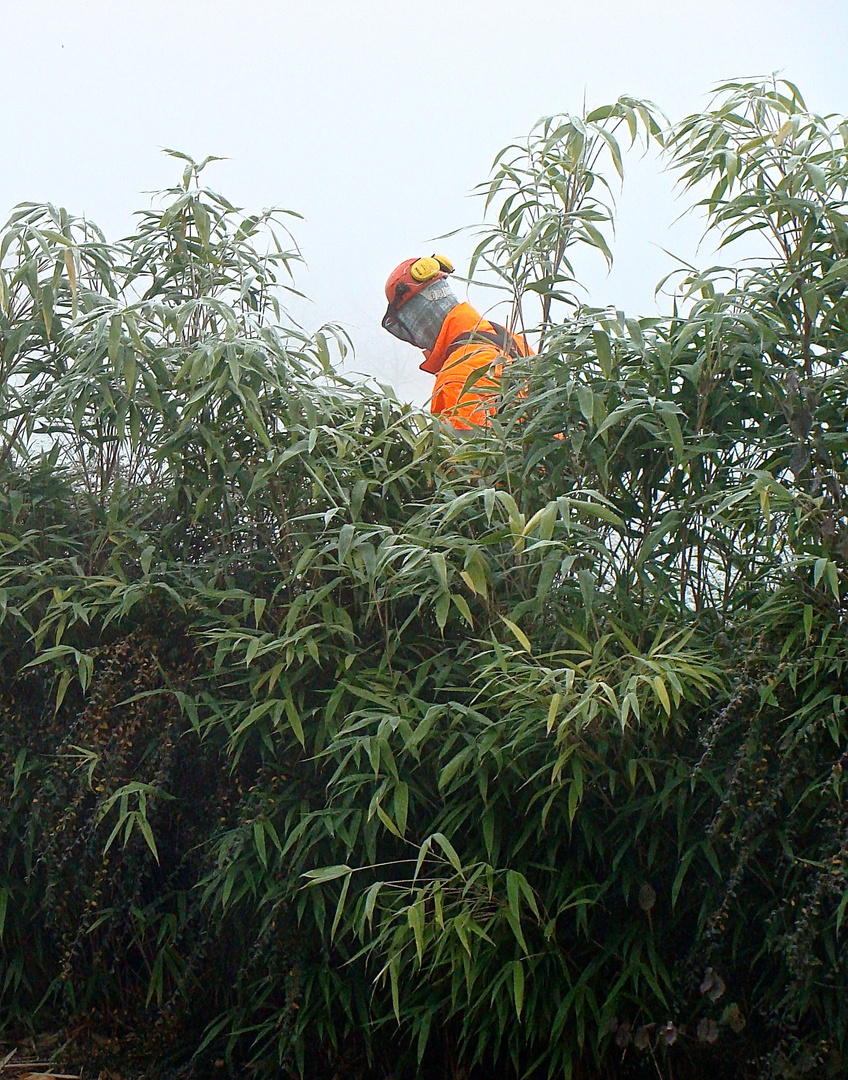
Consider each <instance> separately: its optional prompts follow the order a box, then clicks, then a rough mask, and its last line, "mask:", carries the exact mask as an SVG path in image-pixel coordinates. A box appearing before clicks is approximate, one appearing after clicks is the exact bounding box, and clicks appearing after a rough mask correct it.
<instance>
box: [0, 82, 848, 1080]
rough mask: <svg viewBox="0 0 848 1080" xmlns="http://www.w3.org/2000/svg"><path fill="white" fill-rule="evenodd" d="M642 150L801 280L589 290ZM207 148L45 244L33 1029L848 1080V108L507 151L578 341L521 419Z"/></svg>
mask: <svg viewBox="0 0 848 1080" xmlns="http://www.w3.org/2000/svg"><path fill="white" fill-rule="evenodd" d="M623 135H624V136H629V138H631V139H632V140H640V141H641V140H647V142H649V143H655V144H657V145H658V147H660V148H661V150H662V152H663V153H665V154H666V155H667V157H668V160H669V163H670V165H671V166H672V167H674V168H676V169H678V170H679V172H680V175H681V178H682V183H683V185H684V187H685V188H686V189H687V190H690V191H692V192H693V196H694V197H695V198H697V199H699V200H701V201H700V205H701V206H702V207H703V209H704V211H705V213H706V215H707V224H708V228H709V229H712V230H717V231H718V232H719V233H721V234H723V235H724V238H725V239H726V240H727V241H731V240H733V239H734V238H735V237H737V236H738V235H741V234H742V233H744V232H746V231H758V232H760V233H761V235H762V236H763V237H764V238H765V239H766V240H767V241H768V242H769V244H770V249H769V250H770V254H769V255H768V256H764V257H763V258H762V259H760V260H759V261H757V262H754V263H751V262H748V263H746V264H744V265H743V266H728V267H723V266H714V267H711V268H709V269H708V270H705V271H698V270H695V269H694V268H684V269H683V270H682V271H681V273H680V275H679V278H678V279H677V282H676V284H675V286H674V288H675V290H676V291H675V293H674V296H673V299H672V300H670V301H669V306H670V307H671V309H672V311H671V314H669V315H668V316H667V317H665V318H651V319H638V318H630V317H625V315H624V314H623V313H621V312H616V311H613V310H594V309H590V308H586V307H585V306H580V305H578V304H576V303H575V302H574V299H573V295H572V289H573V286H574V281H573V275H574V266H573V263H572V256H573V255H574V253H575V251H576V250H577V247H578V246H579V245H583V246H586V245H590V246H592V247H594V248H596V249H599V250H600V251H601V252H602V254H605V255H607V256H608V255H609V249H608V244H609V228H610V225H611V222H612V213H611V210H610V207H609V205H608V203H607V201H606V200H605V198H604V197H603V194H604V192H608V190H609V189H608V187H607V184H606V181H605V179H604V169H605V168H608V170H609V171H610V175H612V173H613V172H619V173H620V172H621V171H622V150H621V143H622V136H623ZM177 156H178V157H181V155H177ZM184 165H185V172H184V175H183V179H182V182H181V183H180V184H179V185H178V186H177V187H176V188H174V189H173V190H171V191H168V192H166V193H164V194H163V197H162V203H161V205H159V206H157V207H156V208H155V209H152V210H147V211H144V212H142V213H141V214H140V215H139V218H138V228H137V231H136V233H135V235H133V236H131V237H129V238H128V239H126V240H124V241H121V242H118V243H112V242H108V241H107V240H106V239H105V238H104V237H103V236H102V235H101V234H100V233H99V232H98V231H97V229H96V228H95V227H94V226H93V225H92V224H91V223H90V222H88V221H83V220H80V219H76V218H73V217H72V216H70V215H69V214H67V213H66V212H65V211H64V210H59V209H56V208H54V207H52V206H35V205H29V206H23V207H19V208H18V209H17V210H16V211H15V212H14V213H13V215H12V217H11V219H10V221H9V223H8V224H7V226H6V227H5V229H4V231H3V233H2V237H1V238H0V686H2V694H0V718H1V719H2V722H1V723H0V762H2V768H0V821H2V826H0V1023H2V1025H3V1030H4V1032H5V1033H6V1037H7V1038H8V1039H13V1038H19V1037H21V1036H22V1035H23V1034H24V1033H26V1032H27V1031H40V1032H44V1031H50V1032H55V1031H61V1032H62V1033H63V1035H62V1039H63V1040H67V1043H68V1045H67V1048H66V1050H65V1054H66V1058H67V1060H70V1061H73V1062H74V1063H75V1064H77V1065H81V1066H83V1067H86V1062H87V1061H95V1060H97V1061H102V1060H103V1059H104V1058H109V1056H110V1055H120V1061H121V1063H122V1064H121V1068H122V1069H123V1070H125V1071H130V1070H131V1069H132V1068H136V1069H137V1070H141V1071H147V1073H148V1075H157V1076H162V1075H165V1074H166V1072H168V1071H170V1072H172V1073H181V1072H183V1071H186V1070H188V1071H191V1070H195V1071H196V1073H197V1075H204V1076H205V1075H209V1074H210V1072H212V1073H214V1072H217V1073H218V1074H220V1075H225V1074H227V1072H233V1073H234V1074H235V1073H238V1074H239V1075H242V1073H243V1071H244V1070H245V1069H246V1068H248V1069H250V1070H251V1071H252V1072H253V1073H255V1074H256V1075H279V1071H280V1070H281V1069H282V1070H283V1071H284V1072H290V1073H292V1074H297V1073H298V1072H301V1073H305V1074H306V1076H308V1077H323V1076H348V1075H363V1074H365V1073H367V1074H368V1075H371V1074H374V1075H380V1076H384V1075H385V1076H388V1075H395V1076H398V1077H412V1076H415V1075H424V1074H428V1075H438V1076H451V1077H480V1078H481V1080H482V1078H485V1077H488V1076H495V1075H498V1076H504V1075H507V1076H512V1075H514V1076H528V1077H547V1076H573V1077H586V1078H590V1077H617V1076H622V1077H624V1076H628V1077H629V1076H632V1077H641V1076H661V1077H669V1078H670V1077H677V1078H680V1077H698V1076H704V1075H710V1076H713V1077H720V1076H727V1077H752V1078H753V1077H794V1076H802V1075H804V1076H810V1077H824V1076H839V1075H842V1074H843V1072H844V1069H845V1060H846V1059H845V1055H846V1054H848V1046H846V1035H848V998H846V994H845V987H846V985H848V958H846V948H845V940H846V933H848V924H847V923H846V918H845V916H846V911H847V910H848V880H846V878H847V877H848V807H846V796H848V790H846V781H845V769H846V766H848V719H846V706H848V672H847V671H845V663H846V656H848V652H847V650H848V626H846V613H845V605H844V594H845V591H846V587H848V576H847V575H846V562H847V560H848V513H847V511H848V506H846V498H848V433H847V432H846V427H848V377H847V376H846V359H848V355H846V354H848V297H846V275H847V274H848V258H847V257H846V255H848V217H846V185H848V126H846V124H845V122H844V121H842V120H841V119H840V118H838V117H837V118H834V117H824V118H823V117H819V116H816V115H812V114H810V113H809V112H808V111H807V109H806V107H805V105H804V103H803V101H802V99H801V97H800V94H799V93H798V91H797V90H796V89H795V88H794V87H793V86H792V85H791V84H775V83H768V82H767V83H763V84H755V83H732V84H728V85H726V86H724V87H722V88H720V90H719V91H718V93H717V96H716V99H715V100H714V102H713V104H712V106H711V107H710V109H708V110H707V111H706V112H704V113H703V114H701V115H697V116H692V117H689V118H687V119H686V120H685V121H683V122H681V123H680V124H678V125H676V126H674V127H671V128H669V127H667V126H666V125H665V123H664V121H663V120H662V117H661V116H660V114H659V113H658V112H657V111H656V109H655V108H654V107H653V106H651V105H649V104H647V103H644V102H640V101H636V100H633V99H628V98H622V99H620V100H619V101H618V102H617V103H616V104H615V105H612V106H610V107H608V108H604V109H599V110H597V111H596V112H594V113H591V114H589V115H588V116H582V117H572V116H559V117H551V118H548V119H546V120H545V121H543V122H542V123H541V124H540V125H539V126H538V127H537V128H535V129H534V131H533V132H532V133H531V134H530V136H529V137H528V139H527V140H526V141H524V142H522V143H520V144H516V145H515V146H512V147H509V148H507V149H506V150H504V151H503V152H502V153H501V154H500V155H499V156H498V159H497V161H496V164H495V169H494V172H493V174H492V177H491V179H490V181H489V182H488V183H487V184H485V185H484V187H483V191H484V194H485V197H486V202H487V206H488V208H489V213H490V214H491V215H493V216H492V217H491V219H490V224H488V225H487V226H485V227H484V229H483V232H482V235H481V237H480V242H479V246H478V248H477V251H476V254H475V259H474V271H475V273H478V274H483V275H488V277H489V280H490V281H493V282H494V283H496V284H499V285H501V286H502V287H503V288H504V289H506V290H507V292H508V295H509V296H510V297H511V299H512V301H513V308H514V311H513V314H514V323H515V325H516V326H521V327H523V328H525V329H526V330H527V331H528V332H529V333H531V335H532V334H535V335H536V336H535V337H534V340H535V341H538V342H539V343H540V347H539V353H538V355H537V356H535V357H532V358H529V359H526V360H521V361H516V362H515V363H513V364H512V365H510V367H509V369H508V371H507V372H506V373H505V375H504V379H503V394H502V403H501V407H500V409H499V411H498V413H497V415H495V416H494V417H493V420H492V423H491V426H490V427H489V428H487V429H485V430H480V431H478V432H475V433H472V434H461V433H456V432H454V431H453V430H452V429H450V428H449V427H448V426H447V425H445V424H443V423H441V422H439V421H434V420H432V419H431V418H430V417H428V416H427V415H425V414H423V413H420V412H419V411H417V410H414V409H411V408H409V407H407V406H402V405H400V404H399V403H398V402H397V401H395V400H392V398H391V397H389V396H387V394H386V393H385V392H383V391H381V390H377V389H374V388H371V387H369V386H364V385H360V384H352V383H350V382H348V381H346V380H345V379H343V378H342V377H341V376H339V375H338V374H337V373H336V371H335V366H334V365H335V359H334V356H335V355H338V353H339V352H342V353H343V352H344V350H345V348H346V347H347V342H346V339H345V336H344V334H343V333H341V332H340V331H338V330H336V329H334V328H332V327H328V328H325V330H324V331H322V332H320V333H318V334H315V335H307V334H304V333H303V332H301V331H300V330H299V329H298V327H296V326H295V325H293V324H291V323H290V322H289V321H287V318H286V315H285V310H284V308H285V301H284V297H285V288H286V287H293V285H292V278H291V273H292V271H293V269H294V268H295V266H296V263H297V261H298V256H297V249H296V245H295V243H294V241H293V240H292V239H291V237H290V235H289V233H288V231H287V228H286V221H287V220H290V219H288V218H286V217H285V216H284V215H281V214H270V213H269V214H264V215H257V216H249V215H246V214H245V213H243V212H242V211H240V210H238V209H236V208H235V207H233V206H231V205H230V203H228V202H227V200H226V199H224V198H222V197H221V196H219V195H216V194H214V193H213V192H211V191H210V190H208V189H207V188H205V187H204V186H202V183H201V172H202V170H203V168H204V166H205V165H206V163H205V162H204V163H201V164H195V163H194V162H192V161H189V160H187V159H185V161H184ZM607 179H609V176H608V177H607ZM669 287H670V286H669ZM536 301H538V305H537V304H536ZM74 1055H76V1057H74Z"/></svg>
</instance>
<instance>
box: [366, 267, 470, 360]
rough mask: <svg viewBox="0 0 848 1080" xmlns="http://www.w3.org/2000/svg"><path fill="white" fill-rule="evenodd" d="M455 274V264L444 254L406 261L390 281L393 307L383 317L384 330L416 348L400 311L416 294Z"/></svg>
mask: <svg viewBox="0 0 848 1080" xmlns="http://www.w3.org/2000/svg"><path fill="white" fill-rule="evenodd" d="M452 273H453V263H452V262H451V261H450V259H446V258H445V256H444V255H430V256H429V257H428V256H426V255H425V256H424V257H423V258H417V259H406V260H405V261H404V262H402V263H401V264H400V266H397V267H395V269H394V270H392V272H391V274H389V278H388V281H387V282H386V299H387V300H388V302H389V306H388V307H387V308H386V314H385V315H384V316H383V323H382V325H383V327H384V328H385V329H386V330H388V331H389V333H390V334H393V335H394V336H395V337H396V338H400V340H401V341H408V342H409V343H410V344H411V345H414V344H415V343H414V342H413V340H412V338H411V337H410V336H409V333H408V331H406V328H405V327H404V326H403V324H402V322H400V321H399V320H398V318H397V313H398V311H399V310H400V309H401V308H402V307H403V305H404V304H405V303H406V302H407V300H410V299H411V298H412V297H413V296H415V294H416V293H420V292H421V290H422V289H426V288H427V286H428V285H430V284H432V282H434V281H438V280H439V278H445V277H447V276H448V274H452Z"/></svg>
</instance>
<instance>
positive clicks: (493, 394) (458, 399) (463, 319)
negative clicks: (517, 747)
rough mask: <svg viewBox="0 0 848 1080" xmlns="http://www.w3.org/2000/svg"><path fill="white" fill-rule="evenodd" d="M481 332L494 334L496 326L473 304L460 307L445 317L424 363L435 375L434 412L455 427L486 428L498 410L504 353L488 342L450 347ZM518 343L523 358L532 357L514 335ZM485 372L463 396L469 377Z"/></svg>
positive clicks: (471, 342)
mask: <svg viewBox="0 0 848 1080" xmlns="http://www.w3.org/2000/svg"><path fill="white" fill-rule="evenodd" d="M479 330H482V331H487V332H489V333H492V332H493V327H492V324H491V323H490V322H488V321H487V320H486V319H484V318H483V317H482V316H481V315H480V314H479V313H478V312H476V311H475V310H474V308H473V307H471V305H470V304H457V306H456V307H455V308H453V309H452V310H451V311H449V312H448V314H447V316H446V317H445V321H444V322H443V323H442V329H441V331H440V332H439V336H438V338H436V344H435V345H434V346H433V349H432V351H431V352H430V354H429V356H427V360H426V362H425V364H422V367H423V368H424V370H425V371H430V372H432V373H435V375H436V385H435V387H434V388H433V396H432V398H431V399H430V410H431V412H433V413H435V414H436V415H437V416H443V417H444V418H445V419H446V420H449V421H450V422H451V424H453V426H454V427H455V428H470V427H472V426H473V425H475V424H479V425H485V424H487V423H488V422H489V416H490V415H491V414H492V413H493V412H494V411H495V409H496V408H497V396H498V392H499V377H500V373H501V370H502V367H503V361H504V359H506V355H505V353H504V352H503V350H502V349H500V348H498V346H497V345H495V344H494V342H492V343H490V342H488V341H465V342H462V343H460V344H459V345H457V346H456V347H455V348H452V347H451V346H453V345H454V342H455V341H456V339H457V338H460V337H462V336H463V335H466V334H469V333H472V332H474V331H479ZM515 343H516V347H517V349H518V352H519V353H520V354H521V355H522V356H530V355H531V349H530V347H529V345H528V344H527V342H526V341H525V340H524V338H523V337H522V336H521V335H520V334H516V335H515ZM425 355H426V354H425ZM485 369H489V370H488V371H486V373H485V374H483V375H482V377H481V378H480V379H479V380H478V381H477V382H475V383H474V384H473V385H472V386H469V387H468V388H467V389H465V392H464V393H463V388H464V387H466V384H467V383H468V380H469V378H471V377H472V376H473V374H474V373H475V372H480V371H485Z"/></svg>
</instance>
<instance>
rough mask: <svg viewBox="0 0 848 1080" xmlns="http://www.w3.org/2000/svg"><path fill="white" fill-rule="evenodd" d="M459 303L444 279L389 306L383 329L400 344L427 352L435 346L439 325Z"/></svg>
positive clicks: (440, 325)
mask: <svg viewBox="0 0 848 1080" xmlns="http://www.w3.org/2000/svg"><path fill="white" fill-rule="evenodd" d="M458 303H459V301H458V300H457V298H456V297H455V296H454V294H453V292H451V289H450V286H449V285H448V284H447V281H446V280H445V279H444V278H440V279H439V280H438V281H434V282H433V283H432V284H431V285H428V286H427V287H426V288H424V289H422V290H421V291H420V292H417V293H416V294H415V295H414V296H412V297H410V298H409V300H407V301H406V303H405V304H403V305H402V306H401V307H396V306H395V304H389V307H388V310H387V311H386V314H385V316H384V317H383V327H384V329H386V330H388V331H389V333H390V334H392V335H394V337H396V338H398V339H399V340H400V341H407V342H409V344H410V345H415V346H416V348H418V349H424V350H427V351H429V350H430V349H432V348H433V346H434V345H435V344H436V338H437V337H438V336H439V331H440V330H441V329H442V323H443V322H444V321H445V316H446V315H447V313H448V312H449V311H452V310H453V309H454V308H455V307H456V305H457V304H458Z"/></svg>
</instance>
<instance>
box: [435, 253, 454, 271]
mask: <svg viewBox="0 0 848 1080" xmlns="http://www.w3.org/2000/svg"><path fill="white" fill-rule="evenodd" d="M431 258H433V259H435V260H436V262H437V263H438V264H439V266H440V267H441V269H442V270H443V271H444V272H445V273H446V274H452V273H453V271H454V265H453V263H452V262H451V261H450V259H449V258H448V257H447V255H436V254H435V252H434V253H433V255H432V256H431Z"/></svg>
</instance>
